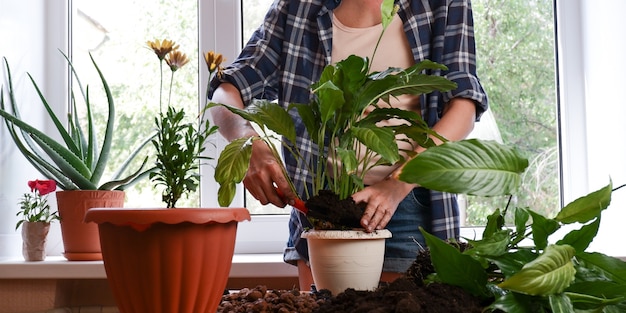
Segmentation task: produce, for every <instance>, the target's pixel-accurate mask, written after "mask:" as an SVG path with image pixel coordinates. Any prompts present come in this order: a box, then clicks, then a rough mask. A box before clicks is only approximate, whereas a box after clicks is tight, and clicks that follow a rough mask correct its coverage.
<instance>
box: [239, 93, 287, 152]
mask: <svg viewBox="0 0 626 313" xmlns="http://www.w3.org/2000/svg"><path fill="white" fill-rule="evenodd" d="M247 110H248V112H250V114H251V115H253V116H254V119H255V120H254V121H255V122H256V123H258V124H259V125H263V126H265V127H267V128H268V129H271V130H272V131H274V132H275V133H277V134H280V135H282V136H284V137H285V138H287V140H289V141H290V142H292V143H295V142H296V127H295V125H294V123H293V119H292V118H291V116H290V115H289V113H288V112H287V111H286V110H285V109H283V108H282V107H281V106H280V105H279V104H278V103H275V102H270V101H265V100H255V101H253V102H252V104H251V105H250V106H248V109H247Z"/></svg>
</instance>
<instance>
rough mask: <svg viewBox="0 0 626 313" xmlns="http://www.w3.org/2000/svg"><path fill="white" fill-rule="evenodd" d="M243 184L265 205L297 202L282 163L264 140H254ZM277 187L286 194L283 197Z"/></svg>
mask: <svg viewBox="0 0 626 313" xmlns="http://www.w3.org/2000/svg"><path fill="white" fill-rule="evenodd" d="M243 184H244V186H245V187H246V189H247V190H248V192H250V194H251V195H252V196H253V197H254V198H256V199H257V200H259V202H261V204H263V205H265V204H268V203H271V204H273V205H275V206H277V207H281V208H283V207H285V205H287V204H293V203H295V199H296V198H297V197H296V195H295V194H294V193H293V191H292V190H291V187H290V185H289V182H287V179H286V178H285V174H284V169H283V167H282V163H281V162H279V161H278V160H276V158H275V157H274V154H273V153H272V150H271V149H270V147H269V146H268V145H267V143H265V142H264V141H263V140H254V142H253V143H252V156H251V158H250V166H249V167H248V172H247V173H246V177H245V178H244V179H243ZM276 188H278V189H280V190H281V191H282V193H283V194H284V196H283V197H281V196H280V195H279V194H278V193H277V191H276Z"/></svg>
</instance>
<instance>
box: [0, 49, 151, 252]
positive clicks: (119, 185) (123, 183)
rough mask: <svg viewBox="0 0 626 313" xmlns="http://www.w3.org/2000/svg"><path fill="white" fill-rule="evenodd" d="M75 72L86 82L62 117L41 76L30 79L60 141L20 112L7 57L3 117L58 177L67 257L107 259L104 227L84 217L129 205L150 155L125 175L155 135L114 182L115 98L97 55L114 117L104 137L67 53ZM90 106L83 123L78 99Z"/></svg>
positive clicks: (45, 170) (22, 145)
mask: <svg viewBox="0 0 626 313" xmlns="http://www.w3.org/2000/svg"><path fill="white" fill-rule="evenodd" d="M63 56H64V57H65V59H66V60H67V62H68V64H69V67H70V70H71V74H72V75H73V76H74V78H75V79H76V82H77V84H78V86H80V88H79V89H80V95H75V94H74V93H73V94H72V100H73V102H72V104H73V106H72V109H71V111H70V112H69V114H68V115H67V120H65V121H62V120H61V119H60V118H59V117H58V116H57V114H55V113H54V111H53V110H52V108H51V107H50V105H49V104H48V101H47V100H46V98H45V97H44V95H43V94H42V92H41V90H40V88H39V87H38V85H37V83H35V80H34V79H33V78H32V77H31V76H30V74H29V78H30V80H31V82H32V84H33V86H34V88H35V91H36V92H37V94H38V95H39V98H40V99H41V103H42V104H43V108H44V109H45V110H46V112H47V113H48V117H49V119H50V120H51V122H52V123H53V124H54V126H55V128H56V131H57V135H58V138H61V140H58V141H57V140H55V139H54V138H52V137H53V135H51V134H50V133H49V132H46V131H43V130H41V129H38V128H36V127H34V126H32V125H31V124H29V123H27V122H25V120H24V119H23V118H22V115H21V114H20V111H19V106H18V101H17V99H16V97H15V94H16V90H15V89H14V87H13V79H12V75H11V70H10V68H9V63H8V61H7V60H6V59H4V65H5V67H6V72H7V76H8V77H7V84H8V86H7V87H8V103H5V98H4V89H2V90H0V117H1V118H2V119H3V120H4V122H5V125H6V127H7V129H8V132H9V134H10V135H11V138H12V139H13V141H14V143H15V145H16V146H17V148H18V149H19V151H20V152H21V153H22V155H23V156H24V157H25V158H26V159H27V160H28V161H29V162H30V164H32V166H33V167H34V168H35V169H37V170H38V171H39V172H40V173H41V174H42V175H43V176H44V177H46V178H48V179H52V180H55V181H56V184H57V186H58V187H59V188H60V189H61V191H58V192H56V200H57V207H58V212H59V216H60V218H61V233H62V237H63V245H64V250H65V251H64V256H65V257H66V258H67V259H68V260H101V259H102V255H101V253H100V245H99V239H98V230H97V227H95V225H89V224H86V223H84V221H83V218H84V215H85V212H86V211H87V209H89V208H91V207H95V206H98V207H121V206H123V205H124V189H125V188H127V187H129V186H131V185H132V184H134V183H135V182H137V181H138V180H140V179H142V178H144V177H147V175H148V173H149V171H150V170H149V169H144V165H145V163H146V160H147V156H146V159H144V162H143V164H142V165H141V167H140V168H138V169H135V170H133V172H132V173H130V174H125V173H126V171H127V169H128V167H129V164H130V163H131V161H133V160H134V159H135V158H136V157H137V156H138V155H139V153H140V152H141V150H142V149H143V148H144V147H145V146H147V145H148V144H149V143H150V139H151V136H149V137H147V138H146V139H145V140H144V141H143V142H141V143H139V145H138V146H137V148H135V149H134V150H133V151H132V152H131V153H130V154H129V156H128V158H127V159H126V161H125V162H124V163H123V164H122V166H121V167H120V168H119V169H118V170H117V171H115V173H114V174H113V176H112V177H111V178H110V179H109V180H106V181H105V180H104V178H103V175H104V173H105V171H106V170H111V169H109V168H107V166H108V160H109V154H110V150H111V146H112V144H113V140H114V130H115V105H114V99H113V96H112V94H111V91H110V89H109V86H108V84H107V81H106V80H105V78H104V75H103V74H102V72H101V71H100V68H99V67H98V65H97V64H96V62H95V60H94V58H93V57H91V60H92V63H93V65H94V67H95V69H96V70H97V72H98V74H99V77H100V80H101V83H102V87H103V89H104V91H105V93H106V96H107V103H108V118H107V124H106V129H105V132H104V134H103V135H102V136H101V137H99V136H98V133H97V131H96V128H95V125H94V121H93V116H92V113H91V112H92V111H91V106H92V104H91V99H90V98H89V94H88V93H86V92H85V89H83V87H82V86H83V85H82V83H81V81H80V78H79V77H78V75H77V74H76V71H75V68H74V66H73V65H72V62H71V61H70V60H69V59H68V57H67V56H66V55H63ZM80 101H82V102H83V104H84V105H85V112H87V113H86V118H85V122H84V123H83V124H81V122H80V120H79V116H78V114H77V112H78V110H77V108H76V105H77V102H80Z"/></svg>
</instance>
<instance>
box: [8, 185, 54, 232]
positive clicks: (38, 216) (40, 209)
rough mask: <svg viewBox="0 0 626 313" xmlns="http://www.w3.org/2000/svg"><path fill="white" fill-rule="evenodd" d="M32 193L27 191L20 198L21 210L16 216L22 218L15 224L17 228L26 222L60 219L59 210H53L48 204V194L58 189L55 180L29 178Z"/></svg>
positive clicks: (46, 221) (47, 221)
mask: <svg viewBox="0 0 626 313" xmlns="http://www.w3.org/2000/svg"><path fill="white" fill-rule="evenodd" d="M28 187H29V188H30V193H25V194H24V196H23V197H22V198H21V199H20V202H19V205H20V210H19V211H18V212H17V214H16V216H21V219H20V220H19V221H18V222H17V224H16V225H15V229H16V230H17V229H18V228H19V227H20V225H22V224H23V223H24V222H43V223H50V222H52V221H54V220H59V214H58V212H56V211H55V212H51V211H50V205H49V204H48V196H47V195H48V194H49V193H51V192H54V191H55V190H56V189H57V185H56V182H55V181H54V180H38V179H36V180H29V181H28Z"/></svg>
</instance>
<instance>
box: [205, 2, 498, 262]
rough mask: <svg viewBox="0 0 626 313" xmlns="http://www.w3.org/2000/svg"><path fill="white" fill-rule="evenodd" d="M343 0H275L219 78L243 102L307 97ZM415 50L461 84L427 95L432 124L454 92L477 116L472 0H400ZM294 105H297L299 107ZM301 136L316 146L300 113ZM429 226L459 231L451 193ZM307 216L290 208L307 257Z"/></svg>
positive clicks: (440, 197) (297, 177) (480, 106)
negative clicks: (304, 237)
mask: <svg viewBox="0 0 626 313" xmlns="http://www.w3.org/2000/svg"><path fill="white" fill-rule="evenodd" d="M340 2H341V0H276V1H274V3H273V4H272V6H271V7H270V9H269V11H268V13H267V15H266V17H265V20H264V23H263V25H261V26H260V27H259V29H257V30H256V32H255V33H254V34H253V36H252V37H251V39H250V41H249V42H248V43H247V45H246V46H245V47H244V49H243V50H242V52H241V54H240V55H239V57H238V58H237V60H235V61H234V62H233V63H232V64H231V65H229V66H227V67H226V69H225V70H224V75H223V76H222V77H221V79H220V80H217V79H216V80H214V81H213V82H212V88H215V87H217V85H219V83H220V82H229V83H232V84H234V85H235V86H237V87H238V88H239V91H240V92H241V95H242V98H243V101H244V103H250V101H251V100H252V99H255V98H263V99H268V100H278V102H279V103H280V104H281V105H283V106H284V107H286V106H287V105H288V104H289V103H308V102H309V100H310V97H311V91H310V86H311V84H312V83H313V82H315V81H317V80H318V79H319V77H320V75H321V72H322V70H323V68H324V66H326V65H327V64H329V63H330V61H331V55H330V54H331V51H332V10H333V9H334V8H336V7H337V6H338V5H339V3H340ZM396 2H397V3H398V4H399V5H400V10H399V12H398V14H399V16H400V18H401V19H402V21H403V25H404V30H405V33H406V36H407V38H408V41H409V44H410V47H411V51H412V53H413V55H414V59H415V61H416V62H419V61H421V60H424V59H429V60H431V61H434V62H438V63H442V64H445V65H446V66H447V67H448V70H447V71H445V72H442V73H438V72H433V73H431V74H437V75H445V76H446V77H447V78H448V79H450V80H452V81H454V82H456V83H457V85H458V87H457V89H456V90H452V91H450V92H446V93H443V94H441V93H439V92H434V93H431V94H428V95H423V96H422V98H421V99H420V103H423V104H427V105H423V106H422V116H423V117H424V119H425V120H426V121H427V122H428V124H429V125H431V126H432V125H434V124H435V123H436V122H437V121H438V120H439V118H440V117H441V112H442V110H443V108H444V104H445V103H447V102H448V101H449V100H450V99H452V98H454V97H462V98H468V99H472V100H474V102H475V103H476V104H477V106H476V108H477V116H480V114H481V113H482V112H484V110H485V109H486V108H487V97H486V94H485V92H484V91H483V89H482V86H481V85H480V82H479V80H478V78H477V77H476V56H475V46H474V34H473V20H472V11H471V5H470V1H469V0H397V1H396ZM294 111H295V110H294ZM293 114H294V120H295V121H296V125H297V126H296V127H297V134H298V138H299V139H298V141H297V142H296V144H297V145H298V146H299V147H300V148H302V149H304V150H305V151H308V153H309V154H308V155H309V156H310V154H311V153H313V152H312V151H314V149H311V146H312V143H311V142H310V141H309V140H308V139H307V138H308V135H307V134H306V131H305V128H304V125H303V124H302V123H300V122H299V119H297V118H296V116H295V112H294V113H293ZM284 154H285V155H284V156H285V165H286V167H287V171H288V173H289V174H290V175H291V177H292V179H293V181H294V184H295V186H296V189H297V190H298V192H299V193H300V194H302V193H303V192H304V187H305V184H306V183H307V181H310V175H309V174H310V173H309V172H307V171H306V170H305V169H303V168H298V167H297V166H296V161H295V159H294V158H293V157H291V155H289V153H288V152H287V151H284ZM431 204H432V218H433V220H432V225H431V231H432V233H433V234H434V235H436V236H438V237H440V238H442V239H447V238H458V236H459V210H458V206H457V203H456V198H455V196H454V195H452V194H447V193H441V192H435V191H431ZM303 224H305V225H306V224H308V222H307V221H306V218H302V216H299V213H297V212H296V211H295V210H292V216H291V219H290V232H291V241H292V243H294V244H295V246H296V249H297V251H298V252H299V253H300V254H301V255H304V256H306V255H307V252H306V245H305V244H304V243H300V232H301V231H302V227H303Z"/></svg>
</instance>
